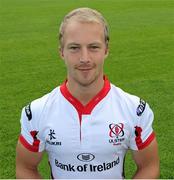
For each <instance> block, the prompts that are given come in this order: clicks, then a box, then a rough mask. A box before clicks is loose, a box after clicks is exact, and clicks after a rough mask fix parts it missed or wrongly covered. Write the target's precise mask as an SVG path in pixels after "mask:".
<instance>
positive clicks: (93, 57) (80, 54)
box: [61, 21, 108, 86]
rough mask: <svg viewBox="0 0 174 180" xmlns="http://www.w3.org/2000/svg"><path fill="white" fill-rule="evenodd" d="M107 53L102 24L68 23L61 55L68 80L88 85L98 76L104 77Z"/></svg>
mask: <svg viewBox="0 0 174 180" xmlns="http://www.w3.org/2000/svg"><path fill="white" fill-rule="evenodd" d="M107 53H108V48H107V47H106V44H105V38H104V29H103V26H102V25H101V24H98V23H81V22H77V21H71V22H69V23H68V24H67V26H66V29H65V31H64V35H63V48H62V49H61V57H62V58H63V59H64V61H65V64H66V66H67V75H68V81H74V83H78V84H80V85H82V86H88V85H90V84H91V83H93V82H95V81H96V80H97V79H98V78H103V65H104V59H105V58H106V56H107Z"/></svg>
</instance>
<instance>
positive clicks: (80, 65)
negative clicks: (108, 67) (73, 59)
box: [74, 63, 96, 69]
mask: <svg viewBox="0 0 174 180" xmlns="http://www.w3.org/2000/svg"><path fill="white" fill-rule="evenodd" d="M74 67H75V69H92V68H95V67H96V64H89V63H83V64H77V65H75V66H74Z"/></svg>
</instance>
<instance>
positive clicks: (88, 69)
mask: <svg viewBox="0 0 174 180" xmlns="http://www.w3.org/2000/svg"><path fill="white" fill-rule="evenodd" d="M78 70H79V71H90V70H92V68H85V69H83V68H78Z"/></svg>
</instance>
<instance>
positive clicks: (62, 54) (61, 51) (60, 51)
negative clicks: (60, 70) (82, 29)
mask: <svg viewBox="0 0 174 180" xmlns="http://www.w3.org/2000/svg"><path fill="white" fill-rule="evenodd" d="M59 55H60V57H61V58H62V59H64V53H63V48H62V47H59Z"/></svg>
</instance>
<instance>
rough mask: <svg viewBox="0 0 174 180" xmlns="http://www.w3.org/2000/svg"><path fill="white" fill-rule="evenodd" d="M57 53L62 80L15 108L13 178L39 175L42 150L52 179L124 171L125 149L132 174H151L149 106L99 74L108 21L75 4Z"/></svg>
mask: <svg viewBox="0 0 174 180" xmlns="http://www.w3.org/2000/svg"><path fill="white" fill-rule="evenodd" d="M59 39H60V55H61V57H62V59H63V60H64V62H65V64H66V67H67V80H66V81H65V82H64V83H63V84H62V85H61V86H59V87H57V88H55V89H54V90H53V91H52V92H50V93H49V94H47V95H45V96H43V97H42V98H40V99H37V100H35V101H33V102H32V103H31V104H29V105H28V106H26V107H25V108H24V109H23V111H22V116H21V127H22V128H21V129H22V130H21V135H20V137H19V141H18V144H17V150H16V151H17V155H16V177H17V178H41V175H40V174H39V172H38V170H37V167H38V165H39V163H40V161H41V159H42V155H43V152H44V151H46V152H47V153H48V155H49V164H50V167H51V175H52V178H57V179H61V178H67V179H68V178H72V179H78V178H79V179H83V178H86V179H91V178H93V179H95V178H98V179H109V178H113V179H118V178H124V171H123V169H124V167H123V166H124V157H125V154H126V152H127V150H128V149H130V150H131V151H132V155H133V159H134V161H135V163H136V165H137V171H136V172H135V174H134V175H133V177H134V178H144V179H145V178H158V177H159V158H158V148H157V141H156V138H155V134H154V132H153V129H152V121H153V113H152V111H151V109H150V107H149V105H148V104H147V103H146V102H145V101H143V100H142V99H139V98H138V97H136V96H133V95H130V94H128V93H126V92H124V91H122V90H121V89H119V88H118V87H116V86H114V85H112V84H111V83H110V82H109V80H108V79H107V78H106V77H105V76H104V73H103V65H104V61H105V58H106V57H107V55H108V42H109V35H108V27H107V24H106V21H105V19H104V18H103V17H102V15H101V14H100V13H99V12H97V11H96V10H92V9H89V8H79V9H75V10H73V11H72V12H70V13H69V14H68V15H66V16H65V18H64V20H63V22H62V24H61V26H60V36H59Z"/></svg>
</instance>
